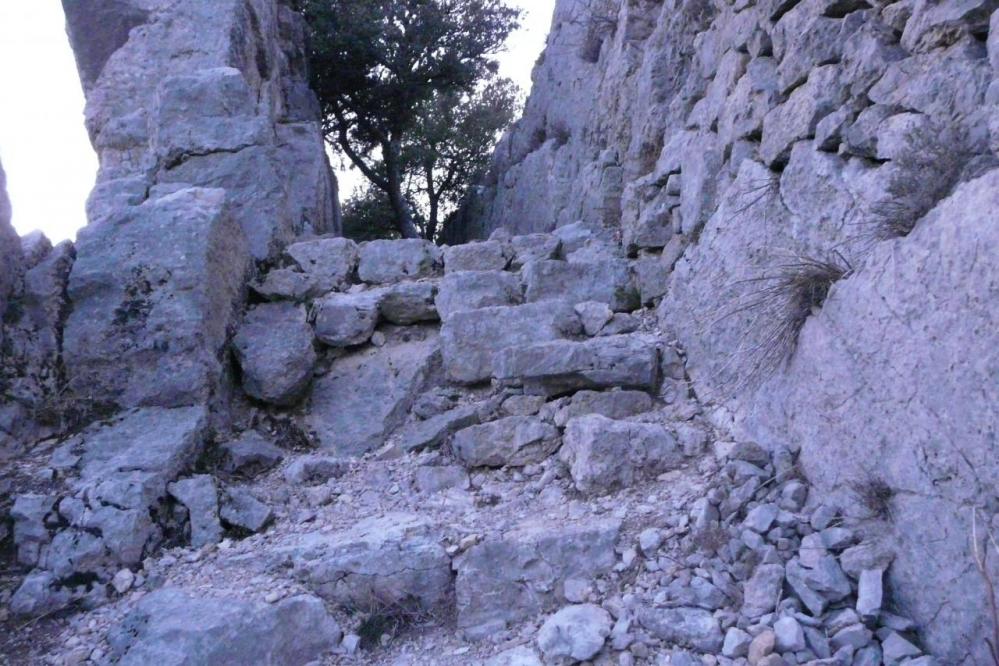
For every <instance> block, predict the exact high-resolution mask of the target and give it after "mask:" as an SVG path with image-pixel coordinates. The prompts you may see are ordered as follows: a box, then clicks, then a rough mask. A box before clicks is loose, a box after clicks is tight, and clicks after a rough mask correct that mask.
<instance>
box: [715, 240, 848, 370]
mask: <svg viewBox="0 0 999 666" xmlns="http://www.w3.org/2000/svg"><path fill="white" fill-rule="evenodd" d="M852 272H853V268H852V267H851V266H850V264H849V262H847V261H846V259H844V258H843V257H842V256H841V255H836V256H835V257H832V258H829V259H817V258H814V257H807V256H797V257H794V258H793V259H791V260H789V261H788V262H786V263H783V264H779V265H777V266H776V267H774V268H773V269H772V271H771V272H770V273H768V274H764V275H762V276H760V277H756V278H751V279H749V280H744V281H742V282H741V283H740V284H743V285H748V287H749V288H748V291H747V293H746V295H745V296H744V298H742V299H741V300H740V303H739V304H738V305H737V306H736V307H735V308H734V309H732V310H731V311H729V312H727V313H726V314H725V317H732V316H736V315H739V314H745V313H750V314H752V315H753V319H752V321H751V323H750V326H751V327H753V326H756V325H761V326H763V327H764V331H763V335H762V337H761V338H760V341H759V342H757V343H756V344H755V345H754V346H752V347H749V348H740V350H739V351H738V352H737V355H738V356H739V357H740V358H737V359H736V361H737V367H738V368H739V370H740V372H739V374H740V376H741V378H742V379H741V386H740V388H741V387H744V386H748V385H755V384H758V383H760V382H762V381H763V380H765V379H767V378H768V377H769V376H770V375H772V374H773V373H774V372H776V371H778V370H779V369H780V368H781V367H783V366H784V365H785V364H786V363H787V362H788V361H789V360H790V359H791V357H792V356H793V355H794V352H795V350H796V349H797V345H798V336H799V335H800V334H801V329H802V327H804V325H805V322H806V321H807V320H808V318H809V317H810V316H811V315H812V314H813V313H815V312H816V311H818V309H819V308H821V307H822V305H823V304H824V303H825V301H826V298H828V297H829V291H830V290H831V289H832V286H833V285H834V284H835V283H836V282H838V281H840V280H842V279H844V278H846V277H849V276H850V274H851V273H852Z"/></svg>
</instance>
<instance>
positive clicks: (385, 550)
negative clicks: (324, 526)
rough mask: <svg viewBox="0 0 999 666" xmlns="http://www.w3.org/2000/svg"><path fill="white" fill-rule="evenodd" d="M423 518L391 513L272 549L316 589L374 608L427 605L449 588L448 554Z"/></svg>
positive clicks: (335, 599) (344, 601) (442, 597)
mask: <svg viewBox="0 0 999 666" xmlns="http://www.w3.org/2000/svg"><path fill="white" fill-rule="evenodd" d="M441 541H442V534H441V532H440V530H439V529H437V528H435V527H434V526H433V525H432V524H431V523H430V522H429V521H427V520H426V519H425V518H422V517H420V516H417V515H415V514H410V513H389V514H386V515H384V516H379V517H375V518H366V519H364V520H361V521H359V522H358V523H356V524H355V525H354V526H353V527H351V528H350V529H348V530H346V531H343V532H332V533H321V532H315V533H312V534H307V535H305V536H302V537H298V538H297V540H296V541H294V542H291V543H286V544H284V545H281V546H279V547H278V549H277V550H276V551H275V554H276V555H277V557H278V559H279V560H282V561H285V562H289V563H291V565H292V566H293V568H294V571H295V575H296V576H297V577H298V578H300V579H301V580H302V581H303V582H304V583H305V584H306V585H308V586H309V588H311V589H312V590H314V591H315V593H316V594H318V595H319V596H321V597H322V598H324V599H326V600H327V601H331V602H334V603H338V604H343V605H345V606H346V607H348V608H353V609H358V610H361V611H364V612H373V611H378V610H382V609H385V608H396V609H398V608H404V607H406V606H407V605H410V604H415V605H417V606H418V607H419V608H421V609H424V610H431V609H434V608H436V607H438V606H439V605H441V604H442V603H444V601H445V600H446V599H447V598H448V596H449V595H450V593H451V584H452V580H451V558H450V557H448V555H447V552H445V550H444V547H443V545H441Z"/></svg>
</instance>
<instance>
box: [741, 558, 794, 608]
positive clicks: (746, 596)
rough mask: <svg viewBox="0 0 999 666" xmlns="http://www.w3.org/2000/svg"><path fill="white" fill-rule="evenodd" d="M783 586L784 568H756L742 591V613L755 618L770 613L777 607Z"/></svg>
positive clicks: (770, 565) (773, 566)
mask: <svg viewBox="0 0 999 666" xmlns="http://www.w3.org/2000/svg"><path fill="white" fill-rule="evenodd" d="M783 584H784V567H783V566H782V565H780V564H762V565H760V566H758V567H756V571H754V572H753V577H752V578H750V579H749V580H748V581H747V582H746V585H745V589H744V590H743V605H742V613H743V614H744V615H745V616H746V617H748V618H757V617H760V616H762V615H764V614H766V613H769V612H771V611H772V610H773V609H774V607H775V606H776V605H777V598H778V597H779V596H780V592H781V587H782V586H783Z"/></svg>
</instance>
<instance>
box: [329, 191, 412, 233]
mask: <svg viewBox="0 0 999 666" xmlns="http://www.w3.org/2000/svg"><path fill="white" fill-rule="evenodd" d="M343 235H344V236H345V237H346V238H350V239H351V240H355V241H357V242H361V241H369V240H378V239H379V238H399V230H398V229H397V228H396V226H395V214H394V213H393V212H392V207H391V206H389V204H388V199H387V198H385V195H384V193H383V192H382V191H381V190H379V189H378V188H377V187H375V186H374V185H372V184H370V183H369V184H368V186H367V187H365V188H358V189H356V190H354V193H353V194H351V196H350V198H349V199H347V201H346V202H344V205H343Z"/></svg>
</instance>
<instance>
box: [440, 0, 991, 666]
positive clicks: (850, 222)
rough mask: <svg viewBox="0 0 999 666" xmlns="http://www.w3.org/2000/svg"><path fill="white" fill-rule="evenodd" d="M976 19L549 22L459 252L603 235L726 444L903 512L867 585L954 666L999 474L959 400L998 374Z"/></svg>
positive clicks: (896, 13)
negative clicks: (972, 539)
mask: <svg viewBox="0 0 999 666" xmlns="http://www.w3.org/2000/svg"><path fill="white" fill-rule="evenodd" d="M996 9H997V6H996V5H995V3H993V2H984V1H977V0H976V1H972V2H966V3H934V2H922V1H915V2H836V1H833V0H803V1H801V2H776V1H775V2H762V1H760V2H730V3H729V2H690V1H685V0H673V1H669V2H662V3H626V2H618V1H617V0H613V1H610V2H606V1H604V0H560V1H559V2H558V3H557V4H556V11H555V16H554V23H553V28H552V32H551V34H550V36H549V40H548V46H547V50H546V52H545V55H544V57H543V58H542V59H541V60H540V61H539V64H538V65H537V69H536V71H535V73H534V80H535V82H536V85H535V87H534V90H533V91H532V94H531V97H530V99H529V101H528V103H527V106H526V110H525V113H524V116H523V118H522V119H521V120H520V121H519V122H518V123H517V125H516V126H515V128H514V129H513V130H512V131H511V132H510V133H508V135H507V136H506V137H505V138H504V139H503V141H502V142H501V144H500V146H499V148H498V149H497V151H496V154H495V157H494V161H493V166H492V169H491V171H490V173H489V174H488V176H487V177H486V178H485V180H484V181H483V183H482V187H481V188H480V189H479V191H478V196H476V197H475V199H474V200H472V201H470V202H469V204H468V205H467V206H466V210H465V211H464V219H463V223H464V225H465V226H464V227H463V228H462V229H461V230H459V232H458V233H459V235H460V233H461V232H464V233H465V235H467V236H468V237H473V238H474V237H485V236H488V235H489V234H490V233H491V232H492V231H493V230H494V229H497V228H500V227H505V228H507V229H509V230H510V231H511V232H512V233H521V234H526V233H531V232H538V231H549V230H552V229H561V228H568V227H571V226H573V225H574V224H575V223H577V222H580V221H581V222H582V223H583V225H585V226H587V227H589V228H592V229H604V230H607V231H609V232H611V233H617V234H619V236H620V238H621V239H622V245H623V246H624V249H626V250H627V251H629V252H632V253H637V254H638V255H639V259H640V266H641V270H640V273H639V283H640V290H641V293H642V297H643V300H649V299H658V298H660V297H661V296H664V298H663V302H662V304H661V307H660V310H659V314H660V319H661V323H662V325H663V329H664V330H666V331H669V332H670V333H671V334H674V335H676V338H677V341H678V343H679V346H680V347H681V348H682V349H683V350H684V352H685V354H686V368H687V372H688V373H689V376H690V378H691V380H692V382H693V390H694V391H695V392H696V393H697V395H698V396H699V397H700V398H701V399H702V400H703V401H705V402H706V403H709V404H710V405H712V407H713V408H716V409H718V410H719V411H718V412H717V413H718V414H719V415H722V414H725V416H723V417H722V419H723V420H728V422H730V423H732V424H734V426H735V430H734V432H735V436H736V438H746V439H755V440H756V441H759V442H760V443H761V444H765V445H766V446H768V447H773V446H776V445H778V444H780V443H785V442H800V443H801V445H802V447H803V453H802V461H803V464H804V471H805V472H806V474H808V475H809V476H811V477H813V478H814V479H816V480H818V481H819V486H820V487H821V488H822V490H823V491H824V492H825V491H837V492H839V494H840V500H839V501H840V502H841V503H842V504H843V505H844V506H851V507H853V508H854V510H855V512H856V513H858V514H862V513H864V512H865V511H866V509H865V508H864V506H863V503H862V502H860V501H858V497H857V493H856V492H854V491H852V490H851V488H853V487H855V486H857V485H858V484H863V483H867V482H868V481H870V479H872V478H873V479H874V480H875V481H882V482H884V483H886V484H887V486H888V487H889V488H893V489H896V490H900V491H901V490H904V491H905V493H901V494H900V495H899V497H900V499H899V500H898V501H897V506H894V507H893V515H894V516H895V518H896V520H897V526H898V534H899V537H898V538H899V539H900V542H901V543H900V554H899V560H898V562H897V566H896V567H894V568H893V569H892V570H891V571H890V573H889V577H890V579H891V583H892V587H893V589H896V590H899V591H900V593H899V595H898V596H897V597H896V601H897V602H899V603H900V604H901V608H903V609H905V610H906V612H912V613H913V614H914V616H915V617H916V619H917V621H918V622H919V623H920V624H921V625H926V629H925V631H926V638H927V641H928V644H929V645H930V646H931V648H932V650H934V654H936V655H937V656H938V657H939V658H940V659H942V660H943V661H945V662H954V663H958V662H961V661H962V660H964V659H967V660H970V661H971V662H973V661H975V660H986V659H987V656H986V655H985V653H984V652H981V650H983V649H984V648H982V647H981V646H982V645H984V642H983V640H982V639H981V637H983V636H984V635H985V631H986V629H985V627H984V624H983V623H982V621H981V618H982V617H984V616H985V615H986V612H985V608H984V607H983V606H982V605H981V603H982V595H977V596H975V595H974V594H973V593H972V591H971V590H972V588H973V587H974V586H975V585H976V578H977V576H978V574H977V572H976V571H975V570H974V567H969V563H971V562H972V561H973V556H972V553H971V551H970V549H969V545H968V539H967V538H966V535H967V534H968V533H970V516H971V515H972V508H971V507H975V506H977V507H981V506H984V505H985V503H987V498H988V497H990V493H991V492H992V491H991V490H988V489H987V487H986V486H988V484H983V483H981V480H982V479H986V478H993V477H994V476H995V474H994V471H995V470H994V464H995V461H996V460H997V457H996V455H995V454H996V450H995V445H994V443H993V442H992V440H991V436H990V435H988V434H987V433H990V432H992V431H993V430H994V429H995V426H996V423H995V410H994V409H990V408H988V407H986V403H987V402H989V398H987V397H986V396H985V395H983V394H980V393H976V392H975V391H974V390H973V389H972V388H971V387H972V386H979V385H980V383H981V381H982V378H983V377H984V376H985V374H983V373H987V370H986V368H989V367H992V365H994V363H993V357H994V350H993V349H992V346H991V345H990V344H989V342H988V341H987V340H986V338H987V336H985V337H983V336H982V335H981V331H984V330H989V328H990V327H991V326H992V323H991V321H992V318H993V314H992V312H993V310H994V308H992V307H989V306H979V305H977V304H978V303H991V302H992V301H993V295H992V293H991V291H990V290H991V289H992V287H991V285H992V281H991V277H990V276H991V272H990V271H991V268H990V266H984V265H982V264H981V263H980V262H979V260H978V259H976V258H975V257H978V256H980V255H978V254H977V252H979V250H980V249H981V248H982V247H986V246H988V245H989V244H990V231H988V229H989V228H990V227H989V225H988V223H987V222H986V218H985V217H984V216H983V215H982V213H981V211H984V210H988V209H989V208H990V207H991V206H992V205H993V199H994V197H995V187H996V182H995V172H994V169H995V168H996V166H997V165H999V159H997V157H999V155H997V150H999V141H997V140H996V137H997V131H999V124H997V123H996V122H995V115H996V111H995V109H996V106H995V104H996V99H997V98H996V95H995V83H994V81H995V77H996V72H997V69H996V67H997V65H999V58H997V56H996V54H997V53H999V50H997V43H996V40H995V37H994V35H993V34H992V33H993V32H994V30H995V26H996V21H997V20H999V19H997V18H996V15H995V11H996ZM990 27H991V29H992V32H990ZM962 182H963V183H964V184H963V185H962V184H961V183H962ZM958 229H961V231H960V232H959V231H958ZM817 264H824V265H826V266H827V267H828V265H829V264H833V265H834V266H833V268H834V269H835V270H834V272H833V275H834V279H831V280H830V279H828V278H822V277H821V272H820V273H819V274H816V272H815V271H814V270H811V271H810V272H809V270H806V271H805V272H804V273H805V274H806V275H810V276H811V277H810V278H809V279H812V280H815V279H818V282H817V283H816V284H824V286H822V287H821V288H820V291H821V292H822V296H821V297H820V298H817V299H815V301H814V302H806V303H805V306H804V307H802V306H801V303H802V302H803V301H802V300H801V299H802V291H801V290H800V288H799V289H798V291H795V288H794V287H788V285H789V284H791V282H790V281H789V279H788V278H789V277H790V276H791V274H793V273H795V272H796V271H797V273H798V274H799V275H800V274H802V268H803V267H806V266H811V267H812V268H813V269H814V268H816V266H817ZM837 266H838V268H837ZM844 274H845V275H847V277H848V279H843V280H842V281H841V282H840V283H838V284H835V285H833V284H832V283H833V282H835V281H836V279H835V278H836V277H842V276H843V275H844ZM827 275H828V273H827ZM823 280H825V282H824V283H823ZM799 284H800V283H799ZM781 285H783V286H781ZM890 285H897V286H894V287H893V286H890ZM774 286H776V287H777V288H776V289H771V287H774ZM546 287H547V288H552V286H551V285H550V284H549V285H546ZM948 294H949V295H951V296H950V297H948V296H947V295H948ZM955 294H961V295H962V296H961V297H956V296H954V295H955ZM826 297H828V299H826ZM973 304H974V305H973ZM969 309H971V310H974V315H970V316H966V315H964V314H961V313H962V312H966V311H968V310H969ZM796 312H797V314H795V313H796ZM944 322H955V325H954V326H950V327H947V331H946V333H944V331H943V329H942V328H938V326H946V325H945V324H944ZM905 331H908V333H905ZM917 359H918V360H917ZM930 378H932V379H930ZM930 387H933V388H932V389H931V388H930ZM929 392H932V394H933V396H934V397H931V395H930V393H929ZM969 392H970V393H969ZM971 393H974V394H975V397H974V398H967V397H963V398H962V397H958V396H968V395H970V394H971ZM941 398H942V399H943V400H942V401H941ZM934 404H937V405H942V404H947V405H949V406H948V407H947V408H946V409H944V408H937V407H934V406H933V405H934ZM951 405H952V406H954V408H953V410H952V409H951V407H950V406H951ZM903 424H905V425H903ZM914 425H915V427H914V428H913V427H912V426H914ZM863 442H874V443H876V444H875V445H874V446H875V450H874V451H872V450H871V449H870V448H865V447H864V444H863ZM950 443H953V444H950ZM917 461H926V462H917ZM929 461H932V462H929ZM944 479H946V481H944ZM902 495H904V497H905V499H901V497H902ZM917 498H918V499H917ZM945 507H950V508H949V509H948V508H945ZM948 512H949V514H948ZM945 515H950V516H951V518H950V519H945V518H944V516H945ZM928 516H935V517H937V518H936V519H930V520H927V519H926V518H927V517H928ZM954 516H961V518H959V519H956V520H955V519H953V517H954ZM991 516H992V514H991V513H989V514H988V515H983V516H981V517H980V518H979V519H980V520H984V521H986V522H988V521H989V520H991ZM930 543H932V544H935V545H934V546H932V548H931V547H930V546H929V544H930ZM930 552H933V553H934V555H932V556H931V555H929V553H930ZM937 555H939V557H937ZM915 590H920V591H919V592H916V591H915ZM971 598H974V599H976V600H975V601H973V602H969V601H968V599H971ZM938 609H946V610H944V611H943V612H941V613H939V614H938V613H937V610H938ZM971 636H975V637H979V639H978V640H971V641H970V642H969V637H971ZM971 643H974V647H973V648H967V646H968V645H969V644H971ZM966 649H970V650H971V651H972V653H973V654H971V655H966V654H965V650H966Z"/></svg>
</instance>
